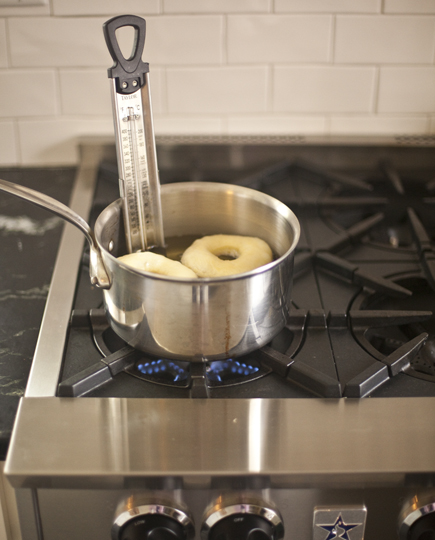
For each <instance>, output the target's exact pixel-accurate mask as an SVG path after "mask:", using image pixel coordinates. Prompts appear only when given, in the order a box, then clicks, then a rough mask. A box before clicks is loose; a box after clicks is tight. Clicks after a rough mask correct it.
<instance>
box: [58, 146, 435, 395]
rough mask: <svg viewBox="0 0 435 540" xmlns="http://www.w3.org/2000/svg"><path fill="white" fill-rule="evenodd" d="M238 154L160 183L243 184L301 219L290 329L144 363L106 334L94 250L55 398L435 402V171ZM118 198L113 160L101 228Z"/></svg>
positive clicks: (100, 203) (98, 205) (103, 188)
mask: <svg viewBox="0 0 435 540" xmlns="http://www.w3.org/2000/svg"><path fill="white" fill-rule="evenodd" d="M206 153H207V152H205V154H206ZM272 153H273V152H272ZM396 153H397V151H396ZM227 154H228V155H229V156H230V158H231V159H229V160H228V161H229V163H228V164H227V163H225V162H224V163H223V165H221V166H220V167H219V168H209V165H210V163H208V162H207V159H206V158H204V157H201V159H199V158H198V160H192V161H191V162H190V163H187V164H185V166H184V167H180V168H177V169H174V168H173V167H166V166H163V167H161V170H160V179H161V182H162V183H166V182H177V181H189V180H203V181H219V182H228V183H233V184H241V185H244V186H247V187H251V188H254V189H258V190H261V191H264V192H266V193H268V194H269V195H272V196H273V197H276V198H277V199H279V200H281V201H283V202H284V203H286V204H287V205H288V206H289V207H290V208H291V209H292V210H293V211H294V212H295V214H296V215H297V217H298V219H299V221H300V223H301V229H302V235H301V241H300V243H299V246H298V249H297V251H296V257H295V275H294V285H293V310H292V314H291V318H290V321H289V323H288V325H287V326H286V327H285V328H284V329H283V331H282V332H281V333H280V334H279V335H278V336H277V337H276V338H275V339H274V340H273V341H272V342H271V343H270V344H269V345H268V346H266V347H263V348H262V349H260V350H258V351H255V352H254V353H251V354H249V355H247V356H246V357H242V358H233V359H228V360H227V361H219V362H206V363H204V364H197V363H192V364H190V363H188V362H181V361H180V362H177V361H174V360H168V359H165V358H154V357H150V356H149V357H148V356H144V355H143V353H140V352H138V351H135V350H134V349H132V348H131V347H129V346H126V344H125V343H124V342H122V341H121V340H120V338H118V337H117V336H116V335H115V334H114V333H113V331H112V330H111V329H110V328H109V326H108V323H107V321H106V318H105V315H104V310H103V309H102V294H101V291H99V290H98V289H96V288H94V287H92V286H91V285H90V283H89V277H88V276H89V274H88V268H87V259H88V254H87V253H86V252H85V253H84V255H83V262H82V268H81V273H80V276H79V279H78V286H77V294H76V300H75V305H74V311H73V314H72V317H71V324H70V328H69V338H68V344H67V347H66V353H65V361H64V365H63V371H62V378H61V384H60V385H59V391H58V395H60V396H82V395H86V396H90V397H92V396H95V397H109V396H110V397H174V398H180V397H185V398H197V397H198V398H203V397H210V398H214V397H216V398H256V397H258V398H266V397H273V398H285V397H290V398H298V397H300V398H305V397H306V398H308V397H312V396H317V397H319V396H320V397H326V398H340V397H355V398H359V397H389V396H394V397H413V396H435V343H434V340H435V318H434V316H433V315H432V309H433V306H435V251H434V250H433V241H434V240H435V213H434V212H433V209H434V206H435V181H434V178H435V168H431V167H428V168H418V169H415V170H413V169H412V168H410V167H402V164H401V160H400V159H392V160H390V159H388V157H389V156H388V154H385V152H384V153H383V154H382V153H381V154H382V155H381V156H380V157H379V159H376V160H374V158H373V157H372V158H371V159H370V160H369V163H366V164H362V165H361V167H360V168H355V167H352V168H351V169H350V170H349V169H346V168H337V167H331V166H330V165H324V164H323V163H322V162H321V160H317V161H313V160H308V159H306V157H305V156H303V152H301V155H302V157H300V156H296V158H294V156H293V155H292V158H291V159H286V156H285V152H283V151H282V150H281V152H280V153H279V156H277V159H275V158H274V159H272V158H271V156H270V155H267V154H266V153H265V155H264V156H262V155H261V156H260V157H259V158H258V159H259V162H258V163H255V164H250V165H249V166H237V165H236V166H235V165H234V163H231V162H234V161H235V162H237V153H236V156H235V157H234V151H231V152H228V153H227ZM260 154H261V153H260ZM193 155H195V154H193ZM283 157H284V159H282V158H283ZM163 158H165V156H163ZM402 161H403V160H402ZM163 163H165V159H163ZM117 198H118V180H117V170H116V165H115V164H113V163H103V164H102V166H101V168H100V172H99V179H98V185H97V191H96V194H95V200H94V207H93V211H92V216H91V224H92V220H95V218H96V217H97V216H98V214H99V213H100V212H101V210H102V209H103V208H105V207H106V206H107V205H108V204H109V203H110V202H112V201H113V200H115V199H117Z"/></svg>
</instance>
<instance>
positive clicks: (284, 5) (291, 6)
mask: <svg viewBox="0 0 435 540" xmlns="http://www.w3.org/2000/svg"><path fill="white" fill-rule="evenodd" d="M393 1H395V0H393ZM381 7H382V2H381V0H351V1H349V0H303V1H302V0H275V11H276V12H293V13H297V12H300V13H310V12H317V13H378V12H380V10H381Z"/></svg>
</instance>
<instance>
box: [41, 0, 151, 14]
mask: <svg viewBox="0 0 435 540" xmlns="http://www.w3.org/2000/svg"><path fill="white" fill-rule="evenodd" d="M52 3H53V13H54V15H110V16H113V15H124V14H126V13H132V14H136V13H142V14H145V13H147V14H148V13H159V11H160V1H159V0H122V2H120V1H119V0H92V1H89V0H74V1H71V0H52Z"/></svg>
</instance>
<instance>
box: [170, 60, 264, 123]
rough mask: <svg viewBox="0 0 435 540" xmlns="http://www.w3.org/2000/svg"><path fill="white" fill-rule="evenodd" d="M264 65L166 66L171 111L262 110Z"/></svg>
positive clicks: (200, 112)
mask: <svg viewBox="0 0 435 540" xmlns="http://www.w3.org/2000/svg"><path fill="white" fill-rule="evenodd" d="M267 73H268V72H267V68H265V67H222V68H206V67H204V68H192V69H187V68H186V69H181V68H180V69H168V70H167V74H166V76H167V85H168V88H167V91H168V111H169V112H170V113H177V114H178V113H181V114H185V113H189V114H190V113H192V114H203V113H205V114H215V113H220V114H231V113H245V112H251V113H255V112H265V111H266V106H267Z"/></svg>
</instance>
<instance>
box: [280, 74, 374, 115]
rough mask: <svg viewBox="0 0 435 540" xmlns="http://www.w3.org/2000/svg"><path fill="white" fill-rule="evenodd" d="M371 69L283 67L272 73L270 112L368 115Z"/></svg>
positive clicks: (371, 80)
mask: <svg viewBox="0 0 435 540" xmlns="http://www.w3.org/2000/svg"><path fill="white" fill-rule="evenodd" d="M374 88H375V68H371V67H344V66H312V67H287V66H278V67H276V68H275V70H274V79H273V89H274V91H273V110H274V111H277V112H278V111H282V112H295V113H301V112H302V113H312V112H314V113H334V112H355V113H358V112H370V111H371V110H372V108H373V96H374Z"/></svg>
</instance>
